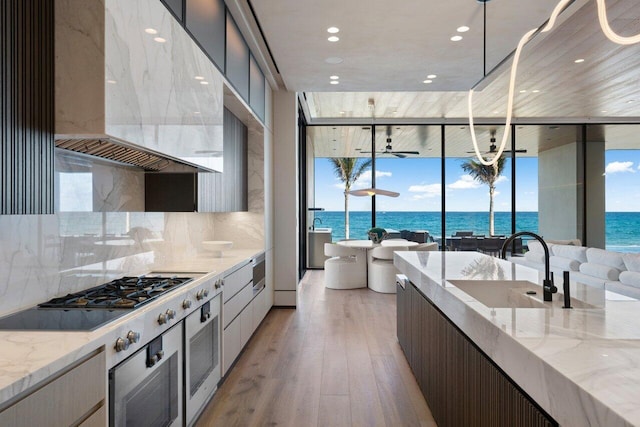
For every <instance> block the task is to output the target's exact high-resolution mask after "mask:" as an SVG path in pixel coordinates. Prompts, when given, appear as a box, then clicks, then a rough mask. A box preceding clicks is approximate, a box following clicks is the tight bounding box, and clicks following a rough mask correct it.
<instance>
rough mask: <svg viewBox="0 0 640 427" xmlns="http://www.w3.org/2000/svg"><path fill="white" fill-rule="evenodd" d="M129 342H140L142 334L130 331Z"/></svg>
mask: <svg viewBox="0 0 640 427" xmlns="http://www.w3.org/2000/svg"><path fill="white" fill-rule="evenodd" d="M127 340H129V342H130V343H131V344H134V343H137V342H138V341H140V332H133V331H129V332H128V333H127Z"/></svg>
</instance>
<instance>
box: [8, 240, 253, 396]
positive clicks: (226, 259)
mask: <svg viewBox="0 0 640 427" xmlns="http://www.w3.org/2000/svg"><path fill="white" fill-rule="evenodd" d="M260 252H263V250H262V249H231V250H229V251H227V252H225V253H224V256H223V257H220V258H212V257H206V256H202V257H198V258H193V259H190V260H186V261H184V262H180V263H176V264H173V265H171V264H165V265H157V266H155V267H154V268H153V269H152V270H151V271H154V272H162V271H166V272H175V273H180V272H185V273H188V272H191V273H197V272H199V273H206V275H205V276H202V277H201V278H200V279H198V280H195V281H193V282H190V283H189V284H186V285H184V286H181V287H180V288H178V289H175V290H174V291H172V292H168V293H167V294H166V295H163V296H162V297H160V298H158V299H157V300H154V301H152V302H150V303H149V304H146V305H144V306H143V307H141V308H139V309H136V310H133V311H132V312H131V313H129V314H127V315H125V316H122V317H120V318H118V319H116V320H114V321H113V322H110V323H108V324H107V325H105V326H102V327H100V328H98V329H96V330H94V331H90V332H83V331H79V332H78V331H73V332H69V331H59V332H58V331H6V330H3V331H0V342H2V345H1V346H0V405H2V404H3V403H4V402H6V401H8V400H10V399H12V398H13V397H14V396H16V395H18V394H19V393H22V392H23V391H25V390H28V389H29V388H30V387H32V386H33V385H36V384H38V383H39V382H41V381H42V380H45V379H46V378H47V377H49V376H50V375H51V374H54V373H55V372H57V371H60V370H61V369H64V368H65V367H66V366H68V365H70V364H72V363H74V362H75V361H77V360H80V359H82V357H84V356H85V355H87V354H89V353H90V352H92V351H94V350H96V349H99V348H101V347H105V349H107V350H109V351H107V352H106V357H107V369H109V368H111V367H113V366H115V364H117V363H119V362H120V361H121V360H122V359H124V358H126V357H128V356H130V355H131V354H133V352H134V351H135V350H137V349H132V351H128V352H126V354H120V353H118V354H115V351H111V350H112V348H113V343H114V341H113V340H114V334H115V335H122V336H124V335H126V333H127V331H129V330H131V329H132V328H134V329H135V330H139V331H141V332H142V333H144V328H145V325H144V322H142V319H143V318H144V314H146V313H148V312H150V311H153V310H154V309H157V307H158V306H162V305H163V304H166V303H167V300H169V299H171V300H180V301H181V299H182V298H183V297H184V295H185V294H186V293H187V292H189V291H190V290H191V289H192V288H194V287H197V286H198V285H199V284H201V283H202V280H201V279H206V278H208V277H212V276H216V275H218V274H222V273H224V272H226V271H229V270H233V269H235V268H236V267H237V266H241V265H244V264H245V263H246V262H247V261H248V260H249V259H250V258H252V257H254V256H255V255H257V254H259V253H260ZM223 291H224V290H223ZM177 320H179V319H177ZM105 375H106V372H105Z"/></svg>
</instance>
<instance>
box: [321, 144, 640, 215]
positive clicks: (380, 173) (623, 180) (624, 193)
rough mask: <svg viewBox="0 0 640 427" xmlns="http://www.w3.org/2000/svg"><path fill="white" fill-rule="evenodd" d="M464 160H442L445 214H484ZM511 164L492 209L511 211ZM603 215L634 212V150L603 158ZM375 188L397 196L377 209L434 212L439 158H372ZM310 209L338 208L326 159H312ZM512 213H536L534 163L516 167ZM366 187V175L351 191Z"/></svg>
mask: <svg viewBox="0 0 640 427" xmlns="http://www.w3.org/2000/svg"><path fill="white" fill-rule="evenodd" d="M463 161H464V159H453V158H451V159H446V161H445V170H446V175H445V184H446V186H445V188H446V190H445V191H446V204H447V211H462V212H464V211H488V210H489V190H488V187H487V186H486V185H482V184H479V183H477V182H475V181H474V180H473V179H471V177H469V176H468V175H466V174H465V173H464V171H463V170H462V169H461V168H460V165H461V163H462V162H463ZM510 161H511V160H508V161H507V165H506V167H505V172H504V174H503V176H502V177H501V178H500V180H499V182H498V184H497V185H496V191H497V193H496V197H495V199H494V203H495V210H496V211H510V210H511V181H512V177H511V164H510ZM605 165H606V203H607V211H618V212H623V211H630V212H640V150H615V151H614V150H609V151H607V152H606V156H605ZM376 168H377V174H376V187H378V188H382V189H385V190H391V191H396V192H398V193H400V196H399V197H397V198H390V197H383V196H378V197H376V205H377V209H378V210H379V211H439V210H440V191H441V185H440V181H441V164H440V159H439V158H427V159H425V158H420V159H417V158H413V159H411V158H406V159H397V158H394V159H377V160H376ZM315 171H316V186H315V206H317V207H323V208H325V209H326V210H328V211H342V210H344V196H343V193H342V192H343V188H344V187H342V186H341V184H340V181H339V180H338V179H337V178H336V177H335V175H334V174H333V169H332V167H331V164H330V163H329V160H327V159H325V158H318V159H316V163H315ZM516 174H517V178H518V180H517V183H518V188H517V191H516V195H517V200H516V205H517V210H518V211H537V210H538V197H537V194H538V159H537V158H525V157H523V158H520V159H518V160H517V164H516ZM370 186H371V173H370V172H368V173H366V174H365V175H364V176H363V177H361V179H359V180H358V182H356V184H355V185H354V187H353V189H355V188H366V187H370ZM349 206H350V207H349V209H350V210H352V211H367V210H370V209H371V199H370V198H369V197H356V196H349Z"/></svg>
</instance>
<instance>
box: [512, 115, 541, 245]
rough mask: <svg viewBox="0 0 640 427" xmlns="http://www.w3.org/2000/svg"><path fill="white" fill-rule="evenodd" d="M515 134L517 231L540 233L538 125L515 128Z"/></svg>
mask: <svg viewBox="0 0 640 427" xmlns="http://www.w3.org/2000/svg"><path fill="white" fill-rule="evenodd" d="M514 132H515V146H516V153H515V159H516V162H515V180H514V184H515V231H531V232H534V233H538V231H539V230H538V141H539V139H540V138H539V132H540V127H539V126H537V125H529V126H526V125H525V126H514Z"/></svg>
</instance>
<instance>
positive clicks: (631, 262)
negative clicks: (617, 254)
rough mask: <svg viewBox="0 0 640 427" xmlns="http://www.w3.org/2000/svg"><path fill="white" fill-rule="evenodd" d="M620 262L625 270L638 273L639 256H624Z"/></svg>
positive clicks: (639, 265) (639, 271) (639, 269)
mask: <svg viewBox="0 0 640 427" xmlns="http://www.w3.org/2000/svg"><path fill="white" fill-rule="evenodd" d="M622 261H623V262H624V266H625V267H626V268H627V270H629V271H633V272H636V273H640V254H624V255H622Z"/></svg>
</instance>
